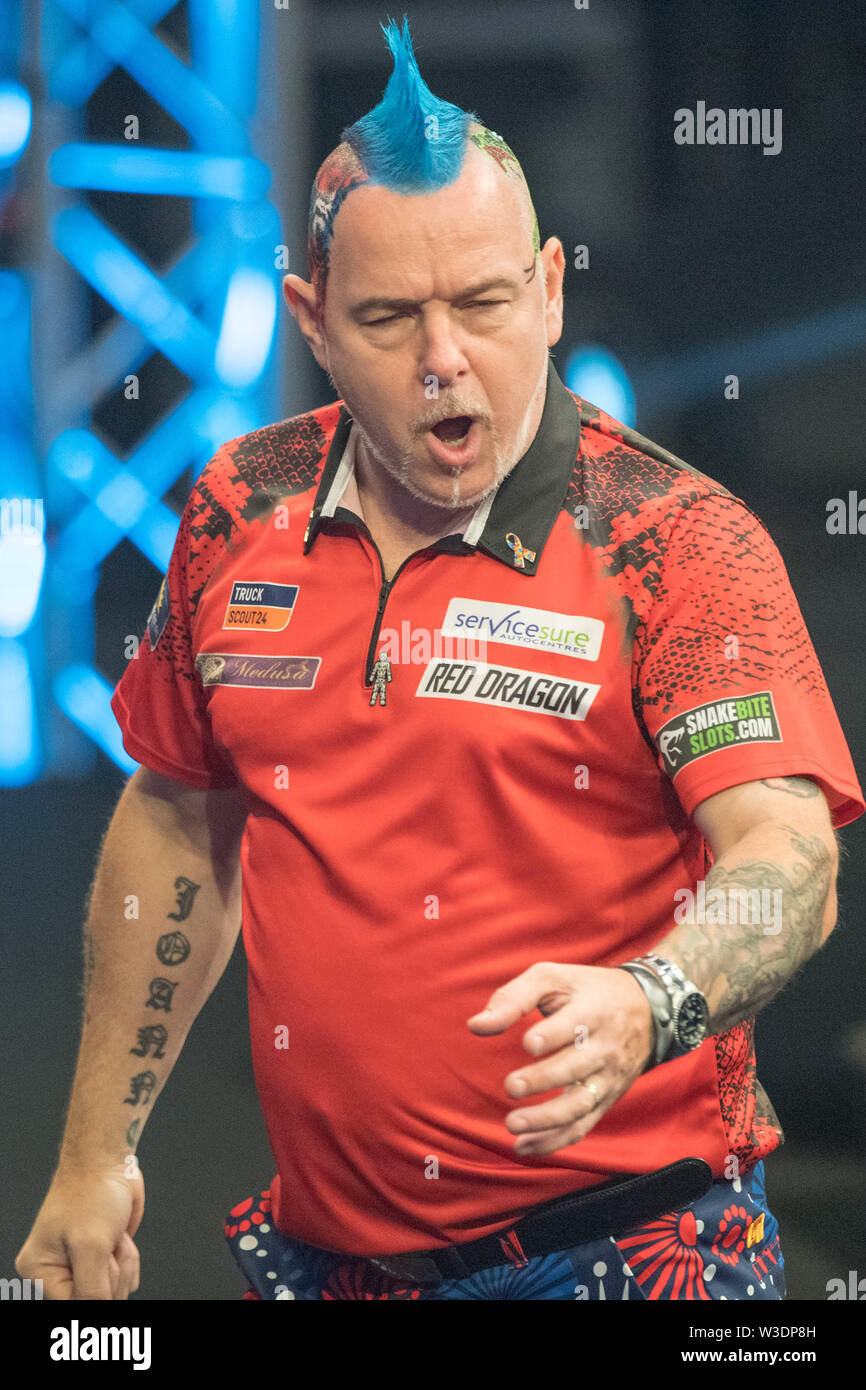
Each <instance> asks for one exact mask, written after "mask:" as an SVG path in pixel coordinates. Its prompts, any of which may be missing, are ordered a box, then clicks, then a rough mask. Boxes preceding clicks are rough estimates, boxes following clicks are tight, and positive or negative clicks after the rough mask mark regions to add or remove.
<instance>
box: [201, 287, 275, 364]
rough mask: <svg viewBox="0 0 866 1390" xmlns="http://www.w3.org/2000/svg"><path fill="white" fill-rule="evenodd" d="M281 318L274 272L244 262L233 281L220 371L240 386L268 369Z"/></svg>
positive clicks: (219, 352) (219, 350)
mask: <svg viewBox="0 0 866 1390" xmlns="http://www.w3.org/2000/svg"><path fill="white" fill-rule="evenodd" d="M276 322H277V288H276V282H275V280H274V277H273V275H266V274H265V273H264V272H263V271H261V270H253V269H251V268H250V267H248V266H242V267H241V268H240V269H239V270H236V271H235V273H234V275H233V276H232V278H231V280H230V281H229V287H228V291H227V293H226V302H225V309H224V310H223V320H222V325H221V327H220V334H219V339H218V341H217V347H216V357H215V365H216V371H217V375H218V376H219V378H220V380H221V381H223V382H225V384H226V386H230V387H233V388H234V389H235V390H240V389H242V388H244V387H247V386H250V385H252V383H253V382H254V381H256V380H257V379H258V377H260V376H261V374H262V372H263V371H264V367H265V363H266V362H267V360H268V354H269V353H270V350H271V344H272V343H273V340H274V328H275V326H276Z"/></svg>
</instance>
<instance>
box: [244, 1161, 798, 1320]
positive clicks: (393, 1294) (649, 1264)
mask: <svg viewBox="0 0 866 1390" xmlns="http://www.w3.org/2000/svg"><path fill="white" fill-rule="evenodd" d="M270 1211H271V1203H270V1194H269V1193H268V1192H267V1191H264V1192H262V1193H261V1194H260V1195H259V1196H258V1198H254V1197H248V1198H247V1199H246V1200H245V1201H243V1202H239V1203H238V1205H237V1206H235V1207H233V1208H232V1210H231V1212H230V1213H229V1216H228V1219H227V1221H226V1223H225V1234H226V1239H227V1240H228V1243H229V1248H230V1249H231V1252H232V1254H233V1256H234V1258H235V1259H236V1260H237V1262H238V1264H239V1265H240V1268H241V1270H242V1272H243V1274H244V1276H245V1279H246V1282H247V1285H248V1288H247V1292H246V1293H245V1294H243V1297H244V1298H249V1299H280V1298H285V1299H292V1298H294V1299H316V1300H318V1299H335V1298H340V1299H354V1298H357V1299H383V1298H401V1299H411V1298H417V1299H453V1298H459V1299H465V1298H470V1299H471V1298H480V1299H591V1300H595V1299H611V1298H615V1299H636V1300H638V1301H643V1300H652V1299H667V1298H669V1299H704V1300H707V1301H709V1300H712V1299H743V1300H749V1299H782V1298H784V1297H785V1274H784V1260H783V1259H782V1252H781V1249H780V1247H779V1229H778V1224H777V1222H776V1219H775V1217H774V1216H772V1215H771V1213H770V1211H769V1208H768V1207H767V1200H766V1195H765V1192H764V1165H763V1163H762V1162H761V1163H758V1164H756V1165H755V1167H754V1168H752V1169H751V1170H750V1172H748V1173H746V1174H744V1175H742V1176H740V1177H738V1178H733V1179H726V1178H720V1179H717V1181H716V1182H714V1183H713V1185H712V1187H711V1188H710V1190H709V1192H707V1193H706V1195H705V1196H704V1197H702V1198H700V1200H699V1201H697V1202H693V1203H692V1204H691V1205H690V1206H686V1207H680V1208H678V1209H677V1210H675V1211H668V1212H665V1213H664V1214H663V1215H662V1216H659V1217H657V1218H656V1219H655V1220H653V1221H648V1222H647V1223H646V1224H645V1225H643V1226H640V1227H638V1228H636V1229H634V1230H631V1231H628V1232H626V1233H625V1234H624V1235H620V1236H618V1237H617V1238H616V1239H614V1237H613V1236H607V1237H606V1238H604V1239H601V1240H593V1241H589V1242H588V1243H587V1244H585V1245H576V1246H573V1247H571V1248H570V1249H565V1250H560V1251H556V1252H553V1253H551V1254H549V1255H538V1256H535V1257H533V1258H531V1259H527V1257H526V1256H525V1255H524V1254H523V1251H522V1249H521V1246H520V1241H519V1238H518V1236H517V1234H516V1233H515V1232H514V1231H513V1230H511V1231H505V1230H504V1231H500V1232H498V1234H499V1235H500V1236H501V1237H502V1239H503V1252H505V1251H506V1250H507V1251H508V1252H509V1253H508V1257H507V1258H505V1257H504V1258H503V1263H502V1264H501V1265H496V1266H494V1267H493V1268H491V1269H485V1270H481V1271H480V1272H479V1273H478V1274H471V1275H469V1276H468V1277H467V1278H464V1279H446V1280H443V1281H442V1282H441V1283H440V1284H437V1285H435V1286H434V1287H432V1288H431V1287H425V1288H423V1289H421V1288H417V1287H413V1286H412V1285H411V1284H410V1283H408V1282H407V1281H406V1280H405V1279H404V1280H401V1279H397V1278H393V1277H391V1276H389V1275H387V1274H385V1273H384V1272H383V1271H382V1270H380V1269H378V1268H377V1267H376V1266H375V1265H373V1264H371V1263H370V1262H369V1260H367V1259H365V1258H364V1257H363V1256H360V1255H343V1254H335V1253H334V1252H333V1251H330V1250H320V1249H317V1247H316V1246H313V1245H305V1244H304V1243H303V1242H302V1241H298V1240H294V1239H293V1238H291V1237H289V1236H286V1235H284V1234H283V1233H282V1232H281V1231H279V1230H277V1229H276V1227H275V1226H274V1225H273V1224H272V1222H271V1217H270Z"/></svg>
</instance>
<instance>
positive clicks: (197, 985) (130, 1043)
mask: <svg viewBox="0 0 866 1390" xmlns="http://www.w3.org/2000/svg"><path fill="white" fill-rule="evenodd" d="M230 848H231V846H228V847H226V849H227V851H228V850H229V849H230ZM215 853H216V854H217V855H218V854H219V853H220V847H219V846H218V845H216V844H214V843H211V842H210V840H209V837H208V836H203V835H202V834H201V833H199V832H198V831H197V829H196V828H194V827H191V826H190V824H189V822H188V821H187V820H186V819H185V818H184V816H183V814H182V813H181V812H180V811H179V809H178V807H177V806H175V805H171V804H169V803H167V802H165V801H163V800H160V799H159V798H158V797H153V796H146V795H143V794H142V793H141V791H140V790H139V789H138V788H133V787H131V786H130V787H128V788H127V789H126V790H125V792H124V796H123V798H122V799H121V802H120V804H119V806H118V808H117V811H116V812H115V815H114V818H113V820H112V823H111V826H110V827H109V830H108V833H107V835H106V838H105V842H104V845H103V850H102V854H101V857H100V862H99V866H98V868H97V872H96V877H95V879H94V883H93V889H92V893H91V900H90V905H89V912H88V918H87V925H86V928H85V982H84V996H85V1003H84V1009H85V1015H84V1023H83V1029H82V1037H81V1043H80V1049H79V1056H78V1064H77V1068H76V1073H75V1078H74V1082H73V1087H72V1094H71V1098H70V1105H69V1112H68V1116H67V1122H66V1128H65V1132H64V1136H63V1141H62V1145H61V1152H60V1165H61V1166H62V1167H65V1168H68V1167H73V1166H80V1165H90V1164H93V1163H116V1162H118V1161H119V1160H123V1158H125V1156H126V1155H128V1154H130V1153H134V1152H135V1149H136V1146H137V1143H138V1140H139V1138H140V1136H141V1133H142V1130H143V1129H144V1126H145V1123H146V1122H147V1119H148V1117H149V1115H150V1114H151V1113H152V1111H153V1107H154V1104H155V1102H156V1098H157V1096H158V1095H159V1093H160V1091H161V1089H162V1087H163V1086H164V1084H165V1081H166V1080H167V1078H168V1076H169V1073H170V1072H171V1069H172V1067H173V1066H174V1063H175V1062H176V1060H177V1057H178V1055H179V1053H180V1051H181V1048H182V1046H183V1043H184V1041H185V1039H186V1036H187V1033H188V1032H189V1029H190V1027H191V1025H192V1023H193V1021H194V1019H195V1017H196V1015H197V1014H198V1012H199V1011H200V1009H201V1008H202V1006H203V1004H204V1003H205V1001H206V1000H207V998H208V996H209V995H210V993H211V991H212V990H213V987H214V985H215V984H216V981H217V980H218V979H219V977H220V975H221V974H222V972H223V970H224V969H225V965H226V962H227V961H228V959H229V956H230V955H231V952H232V948H233V946H234V942H235V940H236V937H237V932H238V927H239V923H240V875H239V871H238V868H237V866H236V865H235V864H233V863H232V861H231V857H230V855H229V857H228V858H227V860H226V861H222V860H221V859H220V858H219V857H217V858H215ZM223 865H224V866H223Z"/></svg>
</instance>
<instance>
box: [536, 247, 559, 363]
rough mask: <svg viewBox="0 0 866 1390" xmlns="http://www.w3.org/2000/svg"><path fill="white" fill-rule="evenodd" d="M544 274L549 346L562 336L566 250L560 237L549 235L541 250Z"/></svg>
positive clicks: (545, 317) (545, 318)
mask: <svg viewBox="0 0 866 1390" xmlns="http://www.w3.org/2000/svg"><path fill="white" fill-rule="evenodd" d="M539 255H540V256H541V268H542V271H543V274H544V320H545V324H546V326H547V346H548V347H553V345H554V343H558V342H559V340H560V338H561V337H562V281H563V277H564V275H565V252H564V251H563V249H562V242H561V241H560V240H559V238H558V237H555V236H552V237H548V239H547V241H546V242H545V243H544V245H543V246H542V248H541V251H540V252H539Z"/></svg>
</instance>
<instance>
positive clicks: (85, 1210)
mask: <svg viewBox="0 0 866 1390" xmlns="http://www.w3.org/2000/svg"><path fill="white" fill-rule="evenodd" d="M131 1158H132V1156H131V1155H130V1159H131ZM130 1159H127V1160H126V1162H125V1163H120V1164H117V1165H116V1166H111V1167H106V1168H93V1169H72V1170H70V1169H64V1168H62V1167H61V1168H59V1169H58V1170H57V1172H56V1174H55V1175H54V1179H53V1181H52V1183H51V1186H50V1188H49V1189H48V1193H47V1195H46V1197H45V1201H44V1202H43V1203H42V1206H41V1208H40V1210H39V1213H38V1215H37V1217H36V1220H35V1221H34V1223H33V1229H32V1230H31V1232H30V1234H29V1236H28V1237H27V1239H26V1241H25V1242H24V1244H23V1245H22V1247H21V1249H20V1251H19V1252H18V1257H17V1259H16V1261H15V1271H16V1273H17V1274H19V1275H20V1276H21V1278H22V1279H41V1280H42V1294H43V1297H44V1298H47V1299H68V1300H79V1299H81V1300H89V1299H100V1298H101V1299H118V1300H121V1301H122V1300H124V1299H127V1298H128V1297H129V1295H130V1294H131V1293H135V1291H136V1289H137V1288H138V1283H139V1256H138V1250H137V1249H136V1247H135V1243H134V1241H133V1239H132V1237H133V1236H134V1235H135V1232H136V1231H137V1230H138V1227H139V1223H140V1222H141V1217H142V1213H143V1212H144V1179H143V1178H142V1176H141V1170H140V1169H139V1168H138V1166H137V1165H136V1166H135V1167H134V1168H132V1167H131V1166H130Z"/></svg>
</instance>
